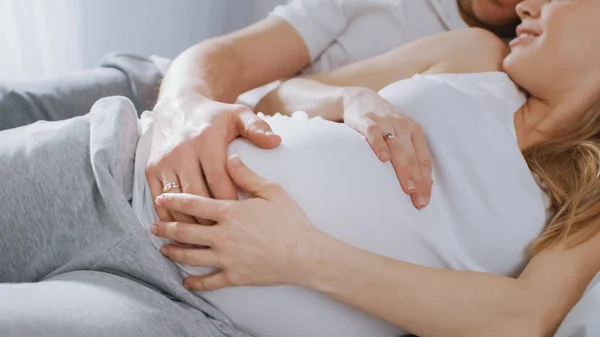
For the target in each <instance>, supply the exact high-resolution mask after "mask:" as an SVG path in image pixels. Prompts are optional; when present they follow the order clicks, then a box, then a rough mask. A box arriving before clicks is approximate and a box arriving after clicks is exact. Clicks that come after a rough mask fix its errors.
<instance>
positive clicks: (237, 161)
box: [229, 154, 242, 167]
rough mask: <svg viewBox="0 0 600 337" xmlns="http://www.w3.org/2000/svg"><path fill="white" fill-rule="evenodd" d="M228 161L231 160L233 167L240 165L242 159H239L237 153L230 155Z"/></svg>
mask: <svg viewBox="0 0 600 337" xmlns="http://www.w3.org/2000/svg"><path fill="white" fill-rule="evenodd" d="M229 161H231V165H232V166H233V167H240V166H242V160H241V159H240V156H238V155H237V154H235V155H233V156H231V157H230V158H229Z"/></svg>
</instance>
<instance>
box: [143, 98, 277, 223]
mask: <svg viewBox="0 0 600 337" xmlns="http://www.w3.org/2000/svg"><path fill="white" fill-rule="evenodd" d="M152 116H153V118H154V123H153V124H152V128H153V133H152V134H153V139H152V150H151V152H150V159H149V161H148V164H147V167H146V179H147V180H148V184H149V186H150V190H151V191H152V197H153V198H156V197H157V196H159V195H160V194H161V193H162V192H163V188H164V186H165V185H167V184H168V183H175V184H176V187H174V188H173V189H172V190H173V192H184V193H190V194H195V195H200V196H204V197H208V196H209V195H210V194H212V195H213V196H214V197H215V198H218V199H237V192H236V189H235V186H234V185H233V182H232V181H231V179H230V178H229V175H228V174H227V170H226V169H225V165H226V162H227V145H228V144H229V142H231V141H232V140H233V139H235V138H236V137H238V136H242V137H245V138H247V139H249V140H250V141H251V142H252V143H254V144H255V145H257V146H259V147H261V148H266V149H270V148H274V147H277V146H279V144H280V142H281V138H280V137H279V136H277V135H275V134H274V133H273V132H271V128H270V127H269V125H268V124H267V123H266V122H265V121H263V120H262V119H260V118H258V117H257V116H256V115H255V114H254V113H253V112H252V110H251V109H250V108H248V107H246V106H243V105H237V104H226V103H221V102H215V101H211V100H208V99H201V100H194V99H190V100H189V101H187V102H181V101H177V102H167V103H165V102H162V103H159V104H158V105H157V106H156V108H155V109H154V111H153V112H152ZM203 177H205V178H206V182H207V183H205V182H204V178H203ZM209 191H210V193H209ZM155 210H156V213H157V214H158V217H159V218H160V219H161V220H163V221H184V222H195V219H194V218H192V217H190V216H187V215H185V214H182V213H179V212H174V211H173V212H169V211H168V210H166V209H163V208H160V207H156V206H155ZM198 220H199V221H202V220H201V219H198Z"/></svg>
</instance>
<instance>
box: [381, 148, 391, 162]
mask: <svg viewBox="0 0 600 337" xmlns="http://www.w3.org/2000/svg"><path fill="white" fill-rule="evenodd" d="M379 156H380V157H381V160H388V159H390V153H389V152H387V151H386V150H383V151H381V153H380V154H379Z"/></svg>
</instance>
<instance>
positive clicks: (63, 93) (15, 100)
mask: <svg viewBox="0 0 600 337" xmlns="http://www.w3.org/2000/svg"><path fill="white" fill-rule="evenodd" d="M161 79H162V76H161V74H160V71H159V69H157V67H156V66H155V65H154V63H153V62H152V61H151V60H149V59H147V58H144V57H140V56H136V55H130V54H124V53H113V54H110V55H108V56H107V57H106V58H105V59H104V61H103V62H102V65H101V67H100V68H96V69H91V70H84V71H80V72H76V73H73V74H68V75H65V76H63V77H61V78H58V79H45V80H39V81H28V82H22V83H1V84H0V130H5V129H11V128H15V127H19V126H23V125H27V124H31V123H34V122H36V121H38V120H47V121H57V120H63V119H67V118H71V117H75V116H81V115H83V114H85V113H87V112H88V111H89V110H90V108H91V107H92V105H93V104H94V102H96V101H97V100H98V99H100V98H103V97H108V96H125V97H128V98H129V99H131V101H132V102H134V104H135V107H136V108H137V110H138V112H139V113H141V112H143V111H145V110H150V109H152V108H153V105H154V103H155V101H156V97H157V95H158V87H159V83H160V80H161Z"/></svg>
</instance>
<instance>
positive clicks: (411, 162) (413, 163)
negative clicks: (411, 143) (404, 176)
mask: <svg viewBox="0 0 600 337" xmlns="http://www.w3.org/2000/svg"><path fill="white" fill-rule="evenodd" d="M406 162H407V163H408V166H410V167H412V168H415V167H418V166H419V161H418V160H417V157H416V156H415V155H414V154H410V155H407V156H406Z"/></svg>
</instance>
